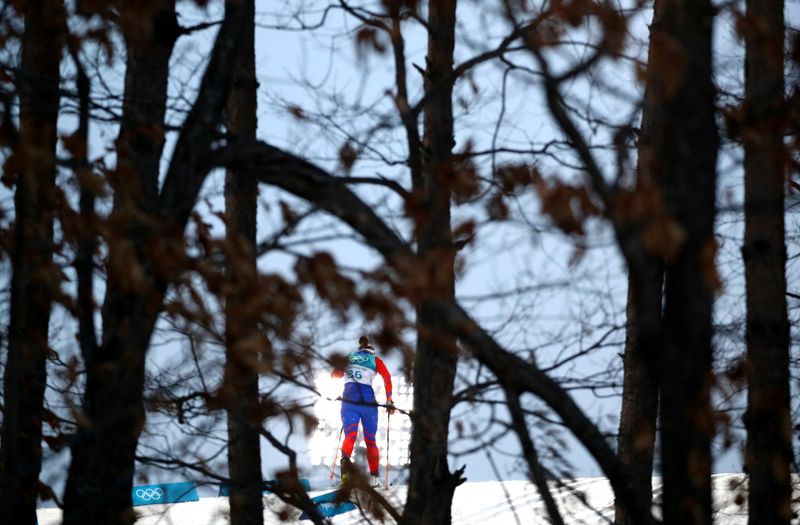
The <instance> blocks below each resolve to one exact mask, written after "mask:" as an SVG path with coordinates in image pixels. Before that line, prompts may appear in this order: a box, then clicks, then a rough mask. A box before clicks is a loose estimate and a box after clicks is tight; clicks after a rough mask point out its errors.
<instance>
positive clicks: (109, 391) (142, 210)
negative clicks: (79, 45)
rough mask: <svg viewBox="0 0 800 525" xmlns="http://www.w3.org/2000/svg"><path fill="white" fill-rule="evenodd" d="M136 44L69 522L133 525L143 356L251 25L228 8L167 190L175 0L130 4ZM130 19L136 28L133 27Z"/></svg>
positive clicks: (176, 269) (234, 5)
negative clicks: (99, 334)
mask: <svg viewBox="0 0 800 525" xmlns="http://www.w3.org/2000/svg"><path fill="white" fill-rule="evenodd" d="M123 5H124V6H125V9H132V10H133V11H132V12H130V13H123V16H121V17H120V19H121V20H122V21H123V24H126V25H124V26H123V34H125V37H126V43H127V46H128V68H127V71H126V78H125V99H124V103H123V105H124V108H123V122H122V124H121V127H120V136H119V139H118V143H117V151H118V160H117V162H118V166H117V170H116V172H115V173H114V174H112V185H113V186H114V190H115V195H114V197H115V198H114V209H113V211H112V215H111V217H110V219H109V224H110V231H112V232H114V235H115V237H113V238H109V239H108V244H109V256H108V262H107V274H108V281H107V289H106V298H105V302H104V304H103V339H102V342H101V344H100V346H99V347H98V348H97V349H96V351H95V353H94V355H93V357H92V360H91V362H89V363H87V364H86V366H87V384H86V392H85V394H84V417H83V418H82V419H83V421H82V424H81V426H80V427H79V429H78V432H77V434H76V436H75V438H74V442H73V444H72V463H71V464H70V469H69V478H68V480H67V487H66V490H65V496H64V523H65V524H78V523H80V524H94V523H98V524H101V523H102V524H112V525H113V524H128V523H132V522H133V520H134V519H135V514H134V513H133V510H132V507H131V490H132V486H133V471H134V464H135V452H136V445H137V441H138V438H139V434H140V432H141V429H142V425H143V424H144V407H143V400H142V395H143V387H144V361H145V354H146V351H147V348H148V346H149V343H150V337H151V335H152V332H153V328H154V326H155V323H156V319H157V316H158V313H159V311H160V308H161V305H162V302H163V299H164V295H165V293H166V290H167V286H168V285H169V283H170V282H171V281H172V280H174V279H175V278H176V276H177V275H179V274H180V272H181V271H182V270H183V266H182V262H181V261H182V253H183V240H182V235H183V231H184V228H185V226H186V223H187V221H188V219H189V214H190V213H191V210H192V208H193V207H194V204H195V202H196V200H197V195H198V192H199V190H200V185H201V183H202V180H203V178H204V177H205V174H206V172H207V170H205V169H203V166H204V162H205V160H206V154H207V152H208V151H209V147H210V145H211V142H212V140H213V138H214V137H215V134H216V133H217V129H218V126H219V123H220V118H221V115H222V111H223V108H224V106H225V102H226V100H227V98H228V90H229V88H230V84H231V73H230V66H229V65H230V63H231V61H232V59H233V56H234V53H235V51H236V47H237V43H238V35H239V32H240V31H241V29H242V28H243V27H244V25H243V23H242V14H243V12H244V11H243V10H242V9H241V8H240V7H239V6H240V4H239V3H238V2H230V3H229V4H228V5H227V7H228V8H227V9H226V13H225V20H224V21H223V23H222V26H221V27H220V30H219V33H218V34H217V39H216V42H215V44H214V48H213V50H212V52H211V58H210V60H209V64H208V67H207V69H206V72H205V74H204V76H203V79H202V81H201V84H200V89H199V91H198V95H197V100H196V101H195V103H194V105H193V107H192V109H191V110H190V112H189V114H188V116H187V118H186V120H185V122H184V125H183V129H182V130H181V134H180V136H179V138H178V141H177V144H176V146H175V151H174V152H173V156H172V160H171V162H170V166H169V169H168V170H167V174H166V178H165V180H164V184H163V188H162V190H161V192H160V193H159V192H158V164H159V159H160V157H161V150H162V146H163V129H164V111H165V100H166V82H167V74H168V63H169V56H170V54H171V52H172V47H173V45H174V42H175V39H176V37H177V35H178V25H177V22H176V18H175V11H174V3H172V2H171V1H164V2H155V3H148V4H138V3H137V4H127V3H126V4H123ZM127 24H130V25H127Z"/></svg>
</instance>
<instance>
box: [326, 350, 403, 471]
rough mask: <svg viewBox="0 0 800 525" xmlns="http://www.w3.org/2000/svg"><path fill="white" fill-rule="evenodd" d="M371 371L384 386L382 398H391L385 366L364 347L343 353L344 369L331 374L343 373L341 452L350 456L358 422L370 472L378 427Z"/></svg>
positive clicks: (374, 468)
mask: <svg viewBox="0 0 800 525" xmlns="http://www.w3.org/2000/svg"><path fill="white" fill-rule="evenodd" d="M375 374H380V376H381V377H382V378H383V384H384V386H385V387H386V402H387V403H391V402H392V376H391V375H390V374H389V369H387V368H386V365H385V364H384V363H383V361H382V360H381V359H380V358H379V357H375V354H374V353H373V352H371V351H369V350H366V349H364V348H359V349H358V350H357V351H355V352H352V353H350V354H349V355H348V356H347V368H345V370H344V371H342V370H335V371H334V372H333V374H332V375H333V376H334V377H342V376H344V392H343V393H342V429H343V431H344V442H343V443H342V455H343V456H346V457H348V458H349V457H350V454H351V453H352V452H353V446H354V445H355V442H356V437H358V422H359V421H361V426H362V428H363V429H364V442H365V443H366V444H367V461H368V463H369V471H370V473H371V474H373V475H377V473H378V461H379V459H380V453H379V452H378V445H377V444H376V443H375V433H376V432H377V431H378V406H377V402H376V401H375V392H374V391H373V390H372V380H373V379H374V378H375Z"/></svg>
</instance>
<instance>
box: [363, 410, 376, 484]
mask: <svg viewBox="0 0 800 525" xmlns="http://www.w3.org/2000/svg"><path fill="white" fill-rule="evenodd" d="M361 425H362V427H363V428H364V442H365V443H366V445H367V462H368V463H369V473H370V474H371V475H373V476H377V475H378V463H379V461H380V452H379V451H378V444H377V443H375V433H376V432H377V431H378V408H377V407H374V406H373V407H363V409H362V410H361Z"/></svg>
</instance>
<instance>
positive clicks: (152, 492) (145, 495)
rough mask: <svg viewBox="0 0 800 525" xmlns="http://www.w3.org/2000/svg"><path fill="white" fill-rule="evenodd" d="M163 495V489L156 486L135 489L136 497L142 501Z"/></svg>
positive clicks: (155, 498)
mask: <svg viewBox="0 0 800 525" xmlns="http://www.w3.org/2000/svg"><path fill="white" fill-rule="evenodd" d="M163 495H164V489H161V488H158V487H156V488H154V489H138V490H137V491H136V497H137V498H140V499H141V500H142V501H158V500H160V499H161V497H162V496H163Z"/></svg>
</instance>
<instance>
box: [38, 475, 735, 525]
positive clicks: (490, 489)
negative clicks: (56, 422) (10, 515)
mask: <svg viewBox="0 0 800 525" xmlns="http://www.w3.org/2000/svg"><path fill="white" fill-rule="evenodd" d="M742 479H743V477H742V475H741V474H719V475H716V476H714V479H713V482H714V501H715V508H716V514H715V515H716V521H717V523H720V524H725V525H740V524H741V525H744V524H745V523H746V522H747V515H746V512H747V510H746V506H745V505H744V504H738V503H737V499H738V500H739V501H744V500H746V498H744V497H743V496H744V487H743V486H742ZM653 482H654V489H655V490H654V492H655V498H656V501H658V500H659V499H660V494H661V490H660V480H659V479H657V478H656V479H654V480H653ZM552 491H553V494H554V496H555V497H556V500H557V501H558V503H559V505H560V507H561V510H562V514H563V517H564V521H565V522H566V523H570V524H572V523H575V524H584V523H585V524H601V523H602V524H607V523H609V521H608V520H609V519H611V520H613V517H614V496H613V494H612V492H611V488H610V486H609V484H608V481H606V479H605V478H580V479H575V480H570V481H569V482H565V483H563V484H561V486H554V487H553V489H552ZM321 493H322V492H311V493H310V494H311V495H312V496H314V495H317V494H321ZM384 494H385V496H386V498H387V499H388V500H389V501H390V502H391V503H392V504H394V505H395V506H396V507H397V508H402V503H403V502H404V501H405V495H406V487H405V486H397V487H391V488H390V489H389V490H388V491H384ZM264 503H265V507H266V509H265V512H264V523H265V524H268V525H271V524H275V525H278V524H281V523H286V521H282V520H281V518H280V516H279V514H280V513H281V512H282V511H285V512H288V514H287V516H288V517H289V519H288V522H293V521H296V520H297V518H298V517H299V515H300V512H299V511H297V510H296V509H287V508H286V507H285V505H284V504H283V503H282V502H280V501H279V500H278V499H277V498H276V497H275V496H271V495H267V496H265V497H264ZM136 511H137V513H138V514H139V516H140V518H139V520H138V521H137V525H157V524H158V525H173V524H174V525H223V524H227V523H228V519H227V515H228V498H224V497H223V498H201V499H200V501H196V502H190V503H176V504H172V505H151V506H147V507H137V508H136ZM38 517H39V523H40V524H41V525H57V524H60V523H61V511H60V510H58V509H41V510H39V512H38ZM332 521H333V523H335V524H337V525H338V524H342V525H345V524H355V523H362V522H366V518H365V516H362V515H361V514H360V511H359V510H356V511H353V512H350V513H347V514H342V515H340V516H336V517H335V518H333V520H332ZM373 521H374V520H373ZM389 521H391V519H389ZM304 523H310V522H304ZM453 523H456V524H460V525H462V524H463V525H484V524H486V523H490V524H491V525H518V524H542V525H545V524H547V523H549V521H548V520H547V517H546V513H545V510H544V505H543V503H542V500H541V497H540V496H539V493H538V491H537V490H536V488H535V487H534V486H533V485H531V484H530V483H529V482H527V481H506V482H496V481H490V482H480V483H465V484H463V485H461V486H460V487H458V489H456V493H455V498H454V500H453Z"/></svg>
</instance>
